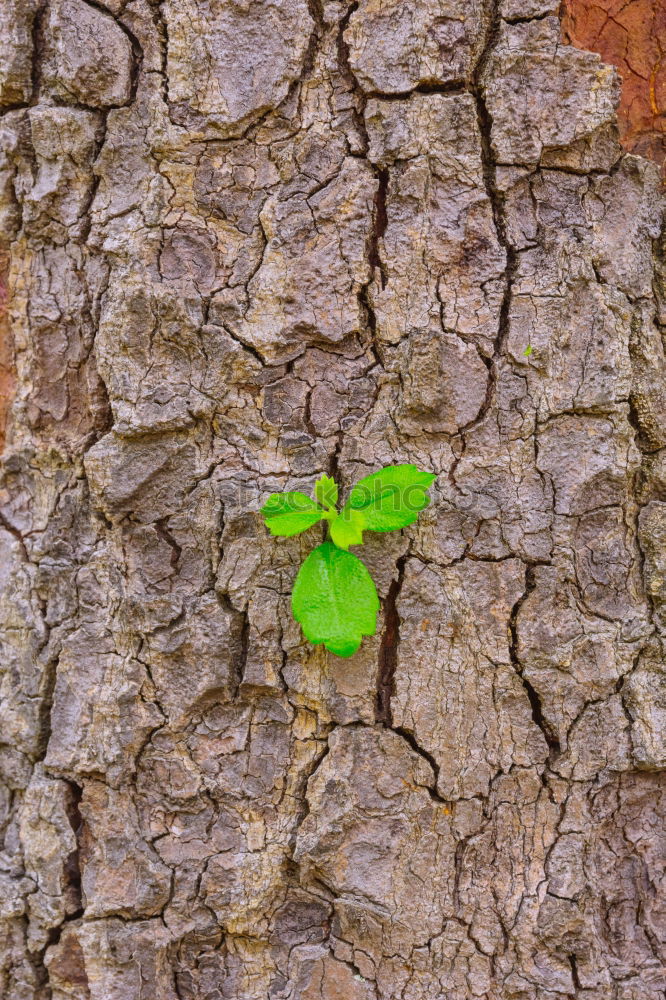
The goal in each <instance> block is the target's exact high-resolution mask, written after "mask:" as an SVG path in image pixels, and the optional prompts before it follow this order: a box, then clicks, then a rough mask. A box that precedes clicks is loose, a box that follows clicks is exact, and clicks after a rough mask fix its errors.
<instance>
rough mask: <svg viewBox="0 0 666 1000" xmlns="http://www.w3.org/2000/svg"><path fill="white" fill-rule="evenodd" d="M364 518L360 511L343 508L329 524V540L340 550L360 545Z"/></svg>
mask: <svg viewBox="0 0 666 1000" xmlns="http://www.w3.org/2000/svg"><path fill="white" fill-rule="evenodd" d="M364 527H365V518H364V516H363V514H362V513H361V511H359V510H352V509H351V508H350V507H345V508H344V510H342V511H341V512H340V513H339V514H338V515H337V516H336V517H335V518H334V519H333V520H332V521H331V524H330V528H331V538H332V539H333V541H334V542H335V544H336V545H338V546H339V547H340V548H341V549H348V548H349V546H350V545H361V544H362V542H363V528H364Z"/></svg>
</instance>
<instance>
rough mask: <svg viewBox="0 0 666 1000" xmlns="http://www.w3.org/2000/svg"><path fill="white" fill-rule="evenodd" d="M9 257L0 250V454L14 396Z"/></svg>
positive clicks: (14, 379)
mask: <svg viewBox="0 0 666 1000" xmlns="http://www.w3.org/2000/svg"><path fill="white" fill-rule="evenodd" d="M8 273H9V255H8V254H7V252H6V251H4V250H0V453H1V452H2V449H3V448H4V446H5V431H6V424H7V413H8V411H9V407H10V405H11V401H12V398H13V395H14V386H15V382H16V377H15V373H14V350H13V344H12V337H11V330H10V327H9V316H8V308H7V307H8V294H7V278H8Z"/></svg>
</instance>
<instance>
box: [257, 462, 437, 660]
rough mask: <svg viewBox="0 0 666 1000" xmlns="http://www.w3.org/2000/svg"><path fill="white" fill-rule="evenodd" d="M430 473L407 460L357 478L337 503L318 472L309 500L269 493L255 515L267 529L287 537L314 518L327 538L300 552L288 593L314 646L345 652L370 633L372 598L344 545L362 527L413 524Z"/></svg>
mask: <svg viewBox="0 0 666 1000" xmlns="http://www.w3.org/2000/svg"><path fill="white" fill-rule="evenodd" d="M436 478H437V477H436V476H435V475H434V474H433V473H431V472H422V471H421V470H420V469H417V467H416V466H415V465H389V466H387V467H386V468H385V469H380V470H379V472H374V473H373V474H372V475H371V476H366V477H365V479H361V480H360V481H359V482H358V483H357V484H356V485H355V486H354V488H353V489H352V491H351V493H350V495H349V499H348V500H347V502H346V504H345V505H344V507H343V508H342V510H339V509H338V486H337V484H336V482H335V480H333V479H331V477H330V476H326V475H324V476H322V477H321V478H320V479H318V480H317V482H316V484H315V488H314V499H313V498H312V497H309V496H307V495H306V494H305V493H299V492H296V491H294V492H290V493H272V494H271V496H270V497H269V498H268V500H267V501H266V503H265V504H264V506H263V507H262V508H261V513H262V514H263V515H264V518H265V520H266V526H267V527H268V530H269V531H270V533H271V535H281V536H283V537H286V538H290V537H292V536H293V535H300V534H301V532H303V531H306V530H307V529H308V528H311V527H312V526H313V525H315V524H318V523H319V522H320V521H326V522H327V523H328V532H329V536H330V538H329V539H327V541H325V542H324V543H323V544H322V545H318V546H317V548H316V549H313V551H312V552H311V553H310V555H309V556H308V557H307V559H306V560H305V562H304V563H303V565H302V566H301V568H300V570H299V571H298V576H297V577H296V582H295V583H294V589H293V591H292V595H291V609H292V611H293V614H294V618H295V619H296V621H297V622H299V624H300V626H301V628H302V629H303V634H304V635H305V637H306V639H308V640H309V641H310V642H311V643H313V644H314V645H318V644H320V643H323V644H324V646H325V647H326V649H328V650H330V652H331V653H335V655H336V656H345V657H346V656H352V655H353V654H354V653H355V652H356V650H357V649H358V648H359V646H360V645H361V642H362V641H363V636H365V635H374V634H375V632H376V631H377V612H378V611H379V598H378V597H377V588H376V587H375V584H374V582H373V579H372V577H371V576H370V574H369V573H368V571H367V569H366V568H365V566H364V565H363V563H362V562H361V560H360V559H359V558H358V556H355V555H354V554H353V553H351V552H349V551H348V549H349V546H350V545H361V544H362V543H363V532H364V531H398V530H399V529H400V528H406V527H407V525H409V524H413V523H414V521H416V519H417V518H418V516H419V513H420V511H422V510H423V509H424V507H427V506H428V504H429V503H430V498H429V497H428V496H427V494H426V490H427V489H428V488H429V487H430V486H432V484H433V482H434V481H435V479H436Z"/></svg>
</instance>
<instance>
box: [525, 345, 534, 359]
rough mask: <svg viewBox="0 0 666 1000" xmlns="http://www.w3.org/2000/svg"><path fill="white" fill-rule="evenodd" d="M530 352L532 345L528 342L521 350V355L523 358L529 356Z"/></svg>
mask: <svg viewBox="0 0 666 1000" xmlns="http://www.w3.org/2000/svg"><path fill="white" fill-rule="evenodd" d="M531 353H532V345H531V344H528V345H527V347H526V348H525V350H524V351H523V357H524V358H529V356H530V354H531Z"/></svg>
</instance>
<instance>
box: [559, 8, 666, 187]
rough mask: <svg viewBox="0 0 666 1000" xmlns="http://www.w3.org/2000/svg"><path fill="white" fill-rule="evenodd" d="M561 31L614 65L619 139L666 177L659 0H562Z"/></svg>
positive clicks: (664, 44) (665, 69)
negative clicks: (618, 95) (619, 89)
mask: <svg viewBox="0 0 666 1000" xmlns="http://www.w3.org/2000/svg"><path fill="white" fill-rule="evenodd" d="M562 31H563V35H564V39H565V41H566V42H568V43H569V44H571V45H575V46H576V47H577V48H579V49H588V50H591V51H592V52H598V53H599V55H600V56H601V58H602V59H603V60H604V61H605V62H608V63H612V64H613V65H614V66H617V68H618V69H619V71H620V74H621V77H622V98H621V101H620V107H619V111H618V117H619V122H620V135H621V139H622V144H623V145H624V147H625V148H626V149H628V150H630V151H631V152H632V153H639V154H640V155H641V156H645V157H647V158H648V159H650V160H654V161H655V162H656V163H658V164H659V165H660V166H661V169H662V175H663V176H664V179H665V181H666V2H665V0H564V5H563V18H562Z"/></svg>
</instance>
